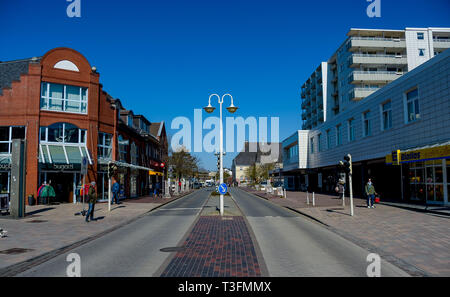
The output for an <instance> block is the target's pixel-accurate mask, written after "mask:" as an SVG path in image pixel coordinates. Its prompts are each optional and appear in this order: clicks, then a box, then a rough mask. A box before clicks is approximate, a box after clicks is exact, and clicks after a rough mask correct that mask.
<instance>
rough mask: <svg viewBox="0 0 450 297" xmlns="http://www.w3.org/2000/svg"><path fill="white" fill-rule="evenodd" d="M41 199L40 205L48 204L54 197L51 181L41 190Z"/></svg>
mask: <svg viewBox="0 0 450 297" xmlns="http://www.w3.org/2000/svg"><path fill="white" fill-rule="evenodd" d="M41 197H42V204H50V200H51V199H52V198H55V197H56V193H55V189H53V187H52V185H51V181H49V182H48V184H46V185H45V186H44V187H43V188H42V189H41Z"/></svg>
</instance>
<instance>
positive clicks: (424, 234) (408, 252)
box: [244, 188, 450, 277]
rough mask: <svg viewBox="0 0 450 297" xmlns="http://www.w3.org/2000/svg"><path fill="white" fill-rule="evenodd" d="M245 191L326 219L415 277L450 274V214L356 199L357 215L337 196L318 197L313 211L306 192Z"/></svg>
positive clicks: (337, 230) (355, 240)
mask: <svg viewBox="0 0 450 297" xmlns="http://www.w3.org/2000/svg"><path fill="white" fill-rule="evenodd" d="M244 190H246V191H248V192H251V193H253V194H256V195H258V196H260V197H263V198H265V199H268V200H269V201H271V202H273V203H275V204H277V205H280V206H283V207H288V208H291V209H292V210H295V211H297V212H299V213H301V214H304V215H306V216H308V217H311V218H313V219H314V220H317V221H320V222H321V223H323V224H325V225H327V226H329V228H330V229H332V230H333V231H334V232H336V233H338V234H340V235H341V236H343V237H345V238H347V239H349V240H351V241H353V242H355V243H356V244H358V245H360V246H362V247H365V248H368V249H369V250H371V251H373V252H376V253H378V254H380V256H381V257H383V258H384V259H386V260H388V261H390V262H393V264H395V265H398V266H400V267H401V268H403V269H405V270H407V271H408V272H409V273H410V274H412V275H417V276H421V275H428V276H447V277H448V276H450V218H449V217H447V216H444V215H436V214H432V213H425V212H423V211H422V210H419V211H411V210H406V209H403V208H399V207H393V206H389V205H383V204H379V205H377V208H376V209H368V208H367V206H366V202H365V201H364V200H362V199H354V203H355V208H354V211H355V216H354V217H351V216H350V215H349V214H350V208H349V206H348V205H349V201H348V198H347V199H346V205H347V207H345V208H344V207H342V200H341V199H339V198H338V197H337V196H330V195H316V207H312V205H307V204H306V193H302V192H288V193H287V199H282V198H275V197H274V196H272V195H266V194H265V193H263V192H257V191H255V190H253V189H248V188H247V189H244ZM310 195H311V194H310ZM310 201H311V196H310Z"/></svg>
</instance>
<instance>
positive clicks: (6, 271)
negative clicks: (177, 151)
mask: <svg viewBox="0 0 450 297" xmlns="http://www.w3.org/2000/svg"><path fill="white" fill-rule="evenodd" d="M195 192H196V191H193V192H190V193H187V194H185V195H182V196H179V197H177V198H176V199H174V200H171V201H168V202H166V203H162V204H161V205H158V206H157V207H155V208H153V209H151V210H149V211H147V212H145V213H143V214H140V215H138V216H136V217H134V218H132V219H130V220H128V221H126V222H123V223H122V224H119V225H116V226H114V227H112V228H110V229H107V230H105V231H102V232H100V233H97V234H95V235H92V236H89V237H87V238H85V239H82V240H79V241H77V242H74V243H72V244H69V245H67V246H64V247H61V248H59V249H55V250H53V251H49V252H46V253H44V254H41V255H38V256H36V257H34V258H31V259H28V260H25V261H23V262H19V263H16V264H13V265H10V266H7V267H4V268H1V269H0V277H14V276H16V275H17V274H19V273H22V272H24V271H26V270H29V269H30V268H33V267H35V266H37V265H40V264H42V263H45V262H47V261H49V260H51V259H52V258H54V257H57V256H59V255H61V254H64V253H66V252H68V251H70V250H73V249H74V248H77V247H80V246H82V245H84V244H86V243H89V242H91V241H93V240H95V239H98V238H100V237H103V236H105V235H107V234H109V233H111V232H114V231H116V230H118V229H120V228H122V227H124V226H126V225H129V224H131V223H133V222H135V221H137V220H139V219H141V218H143V217H144V216H146V215H148V214H149V213H151V212H153V211H155V210H157V209H159V208H161V207H163V206H165V205H167V204H170V203H173V202H175V201H178V200H179V199H181V198H184V197H186V196H189V195H191V194H193V193H195Z"/></svg>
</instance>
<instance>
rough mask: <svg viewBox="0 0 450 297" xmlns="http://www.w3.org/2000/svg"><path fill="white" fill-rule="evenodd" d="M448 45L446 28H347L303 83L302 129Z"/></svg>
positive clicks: (400, 74) (410, 68)
mask: <svg viewBox="0 0 450 297" xmlns="http://www.w3.org/2000/svg"><path fill="white" fill-rule="evenodd" d="M448 48H450V28H406V29H405V30H377V29H351V30H350V31H349V32H348V33H347V39H346V40H345V41H344V42H343V43H342V45H341V46H340V47H339V48H338V50H337V51H336V52H335V53H334V54H333V56H332V57H331V58H329V59H328V61H327V62H322V63H321V64H320V65H319V67H317V69H316V70H315V71H314V72H313V73H312V75H311V76H310V77H309V78H308V79H307V80H306V82H305V83H304V84H303V86H302V90H301V97H302V110H303V113H302V120H303V129H305V130H309V129H312V128H315V127H317V126H319V125H321V124H322V123H324V122H326V121H327V120H329V119H332V118H334V117H335V116H337V115H338V114H339V113H341V112H343V111H345V110H346V109H348V108H349V107H351V106H352V105H353V104H355V103H356V102H359V101H361V100H363V99H364V98H366V97H367V96H369V95H371V94H373V93H375V92H376V91H378V90H379V89H381V88H382V87H384V86H386V85H387V84H389V83H391V82H392V81H394V80H396V79H398V78H399V77H401V76H402V75H404V74H405V73H407V72H408V71H411V70H413V69H415V68H416V67H418V66H419V65H421V64H423V63H424V62H426V61H428V60H429V59H431V58H433V57H434V56H436V55H438V54H440V53H442V52H443V51H444V50H446V49H448Z"/></svg>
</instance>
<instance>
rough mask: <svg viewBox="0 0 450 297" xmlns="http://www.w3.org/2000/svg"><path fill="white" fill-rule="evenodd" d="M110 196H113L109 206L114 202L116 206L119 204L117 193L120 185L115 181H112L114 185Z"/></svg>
mask: <svg viewBox="0 0 450 297" xmlns="http://www.w3.org/2000/svg"><path fill="white" fill-rule="evenodd" d="M111 191H112V194H113V198H112V201H111V205H113V204H114V201H115V202H116V204H117V205H119V204H120V202H119V192H120V184H119V182H118V181H117V180H114V184H113V186H112V190H111Z"/></svg>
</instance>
